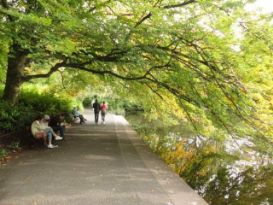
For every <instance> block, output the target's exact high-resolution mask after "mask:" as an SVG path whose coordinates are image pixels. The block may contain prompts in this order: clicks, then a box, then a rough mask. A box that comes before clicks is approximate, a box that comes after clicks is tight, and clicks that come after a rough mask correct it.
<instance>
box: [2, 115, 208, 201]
mask: <svg viewBox="0 0 273 205" xmlns="http://www.w3.org/2000/svg"><path fill="white" fill-rule="evenodd" d="M85 117H86V118H87V119H88V121H87V122H86V124H83V125H75V126H73V127H71V128H69V129H68V130H67V133H66V140H65V141H64V142H60V143H59V148H57V149H53V150H49V149H41V150H32V151H26V152H23V153H22V154H21V156H20V157H19V158H18V159H16V160H13V161H11V162H10V163H9V164H8V165H7V166H6V167H4V168H2V169H0V204H1V205H32V204H33V205H40V204H44V205H51V204H52V205H57V204H58V205H67V204H69V205H70V204H71V205H77V204H79V205H89V204H91V205H106V204H107V205H152V204H153V205H182V204H183V205H205V204H206V203H205V202H204V201H203V199H201V198H200V197H199V196H198V195H197V194H196V193H195V192H194V191H193V190H192V189H191V188H190V187H189V186H188V185H186V184H185V182H184V181H183V180H181V179H180V178H179V177H178V176H177V175H176V174H174V173H173V172H171V171H170V169H169V168H168V167H167V166H166V165H165V164H164V163H163V162H162V161H161V160H160V159H159V158H158V157H157V156H156V155H154V154H153V153H151V152H150V151H149V149H148V148H147V147H146V146H145V145H144V143H143V142H142V141H141V140H139V138H138V137H137V135H136V133H135V132H134V131H133V130H132V128H131V127H130V126H129V124H128V122H127V121H126V120H125V119H124V118H123V117H122V116H117V115H112V114H108V115H107V116H106V124H105V125H102V124H99V125H95V124H94V119H93V115H92V112H91V110H87V112H86V113H85Z"/></svg>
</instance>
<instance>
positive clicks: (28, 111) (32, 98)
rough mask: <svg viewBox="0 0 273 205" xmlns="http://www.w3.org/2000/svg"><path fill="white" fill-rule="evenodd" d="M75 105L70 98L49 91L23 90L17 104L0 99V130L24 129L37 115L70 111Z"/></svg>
mask: <svg viewBox="0 0 273 205" xmlns="http://www.w3.org/2000/svg"><path fill="white" fill-rule="evenodd" d="M73 106H75V104H74V102H73V101H72V100H70V99H60V98H58V97H55V96H54V95H50V94H47V93H44V94H39V93H38V92H37V90H36V91H35V90H27V91H22V92H21V95H20V98H19V102H18V104H17V105H15V106H10V104H8V103H7V102H5V101H0V110H1V112H0V130H1V131H4V132H14V131H16V132H17V131H22V130H25V129H26V127H29V126H30V124H31V122H32V121H33V120H34V119H35V117H37V115H41V114H49V115H54V114H56V113H61V112H63V113H70V111H71V110H72V108H73Z"/></svg>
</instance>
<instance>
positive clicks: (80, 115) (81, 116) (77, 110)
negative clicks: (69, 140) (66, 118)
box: [72, 107, 87, 124]
mask: <svg viewBox="0 0 273 205" xmlns="http://www.w3.org/2000/svg"><path fill="white" fill-rule="evenodd" d="M72 115H73V117H74V118H77V117H78V118H80V124H82V123H84V122H85V121H87V120H86V119H85V118H84V117H83V115H82V114H81V113H80V111H79V109H78V108H76V107H74V108H73V110H72Z"/></svg>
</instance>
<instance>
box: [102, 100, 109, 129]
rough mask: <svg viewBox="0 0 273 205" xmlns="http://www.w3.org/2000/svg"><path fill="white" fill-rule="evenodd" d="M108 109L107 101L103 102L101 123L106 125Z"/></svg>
mask: <svg viewBox="0 0 273 205" xmlns="http://www.w3.org/2000/svg"><path fill="white" fill-rule="evenodd" d="M107 109H108V107H107V105H106V103H105V101H103V102H102V104H101V106H100V110H101V123H102V124H105V115H106V110H107Z"/></svg>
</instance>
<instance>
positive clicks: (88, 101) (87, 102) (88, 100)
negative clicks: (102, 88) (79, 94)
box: [82, 97, 92, 107]
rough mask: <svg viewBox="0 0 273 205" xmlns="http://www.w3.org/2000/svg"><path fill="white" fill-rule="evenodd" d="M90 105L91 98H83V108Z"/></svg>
mask: <svg viewBox="0 0 273 205" xmlns="http://www.w3.org/2000/svg"><path fill="white" fill-rule="evenodd" d="M91 103H92V98H91V97H86V98H84V100H83V102H82V104H83V106H84V107H90V106H91Z"/></svg>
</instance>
